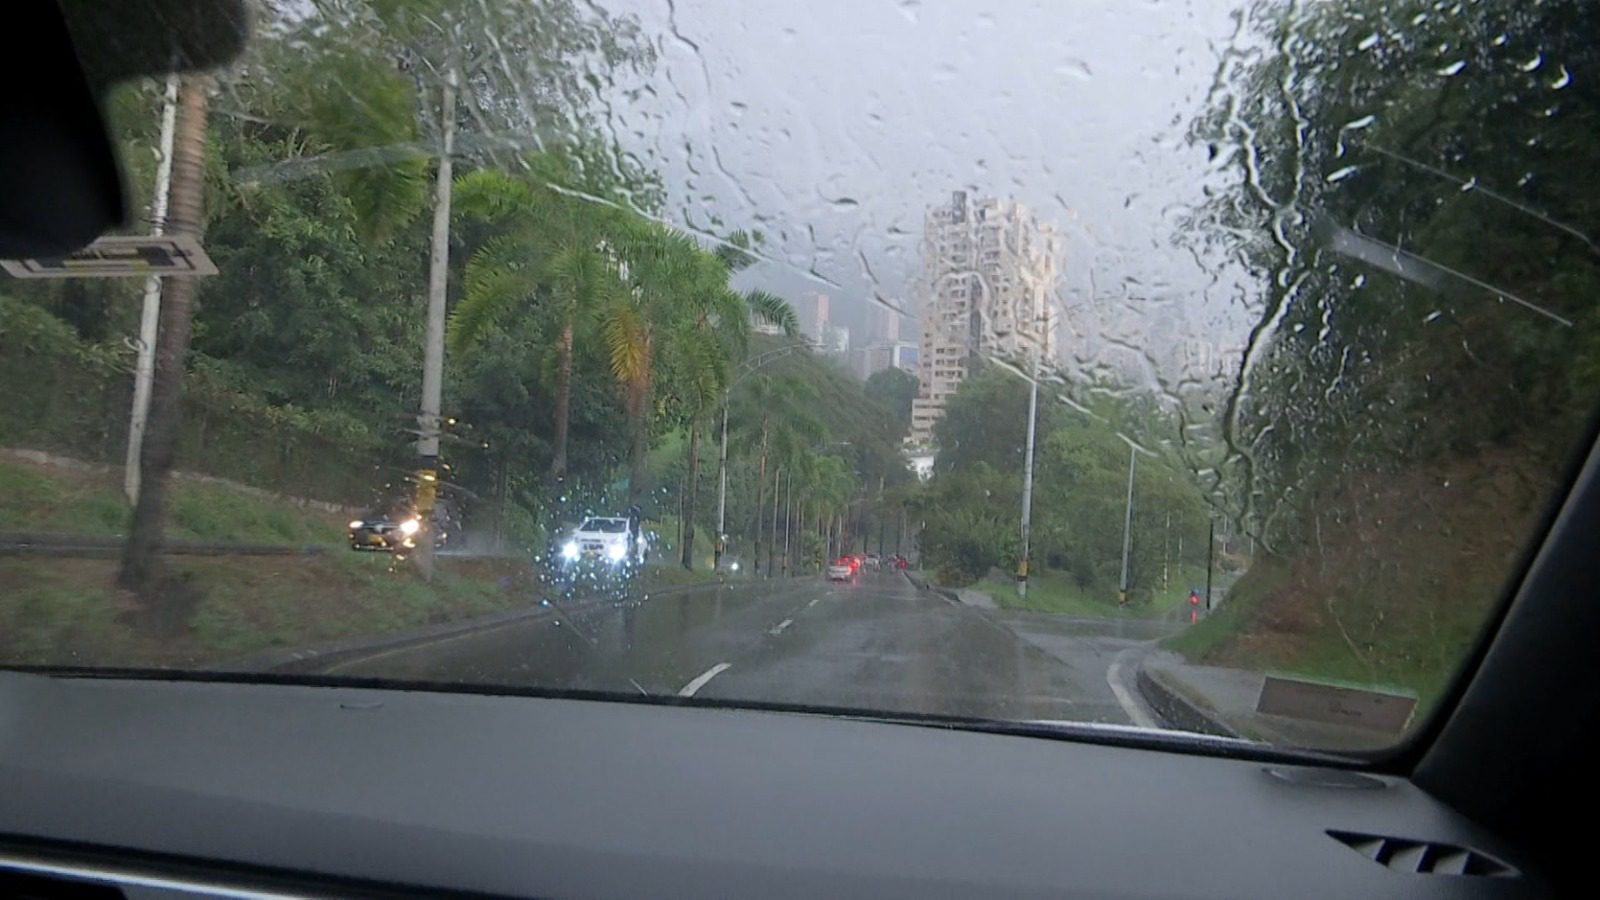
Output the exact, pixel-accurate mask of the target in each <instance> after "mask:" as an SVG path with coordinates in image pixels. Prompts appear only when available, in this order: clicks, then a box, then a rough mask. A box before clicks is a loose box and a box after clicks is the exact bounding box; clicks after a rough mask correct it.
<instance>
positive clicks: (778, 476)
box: [758, 463, 783, 578]
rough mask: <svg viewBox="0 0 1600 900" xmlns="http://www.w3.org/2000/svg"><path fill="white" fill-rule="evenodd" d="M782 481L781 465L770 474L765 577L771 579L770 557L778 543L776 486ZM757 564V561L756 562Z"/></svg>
mask: <svg viewBox="0 0 1600 900" xmlns="http://www.w3.org/2000/svg"><path fill="white" fill-rule="evenodd" d="M781 481H783V464H782V463H779V464H778V469H777V471H775V472H773V473H772V540H770V541H767V577H768V578H771V577H772V557H773V552H774V551H775V550H777V547H776V546H774V545H776V544H777V543H778V484H779V482H781ZM758 564H759V561H758Z"/></svg>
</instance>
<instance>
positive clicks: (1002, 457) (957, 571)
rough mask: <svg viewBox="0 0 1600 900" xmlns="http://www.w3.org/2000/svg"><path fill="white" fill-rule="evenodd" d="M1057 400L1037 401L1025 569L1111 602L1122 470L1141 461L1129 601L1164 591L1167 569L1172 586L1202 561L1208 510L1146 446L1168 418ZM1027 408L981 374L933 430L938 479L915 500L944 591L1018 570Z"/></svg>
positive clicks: (1095, 402) (1092, 401)
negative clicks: (1062, 575) (1065, 577)
mask: <svg viewBox="0 0 1600 900" xmlns="http://www.w3.org/2000/svg"><path fill="white" fill-rule="evenodd" d="M1058 393H1059V392H1058V391H1044V390H1041V392H1040V395H1041V401H1040V404H1039V410H1038V422H1037V433H1036V435H1035V441H1036V444H1035V446H1036V450H1035V459H1034V467H1035V468H1034V488H1033V490H1034V493H1033V527H1032V539H1031V552H1030V554H1029V555H1030V559H1031V562H1032V569H1033V571H1035V572H1037V571H1041V570H1057V571H1063V572H1067V573H1069V574H1070V575H1071V576H1072V578H1073V579H1074V580H1075V581H1076V582H1077V583H1078V584H1079V585H1080V586H1081V587H1084V588H1087V589H1091V590H1096V591H1100V592H1102V593H1104V594H1105V595H1106V596H1113V595H1114V593H1115V590H1116V587H1117V583H1118V579H1119V576H1120V574H1121V565H1122V542H1123V522H1124V516H1125V513H1126V510H1127V491H1128V469H1129V464H1130V457H1131V456H1134V455H1137V456H1138V459H1137V461H1136V463H1135V464H1134V469H1135V471H1134V499H1133V537H1132V544H1131V551H1132V552H1131V555H1130V566H1129V569H1130V584H1131V586H1132V588H1133V590H1132V594H1133V596H1134V597H1135V598H1148V597H1150V596H1152V594H1153V592H1155V591H1158V590H1161V589H1163V586H1164V585H1163V581H1164V579H1163V578H1162V577H1161V576H1162V574H1163V571H1165V572H1166V574H1167V575H1168V577H1167V578H1166V579H1165V587H1166V588H1168V589H1178V588H1176V587H1174V586H1173V583H1172V582H1171V578H1170V576H1171V574H1172V573H1173V572H1181V571H1183V570H1185V569H1186V568H1187V569H1191V570H1192V569H1193V568H1194V567H1196V566H1200V565H1203V564H1204V562H1205V536H1206V523H1207V517H1208V515H1209V511H1208V509H1207V507H1206V505H1205V504H1204V502H1203V499H1202V496H1201V493H1200V490H1199V488H1198V486H1197V483H1196V480H1195V479H1194V478H1193V476H1192V475H1190V474H1189V473H1188V472H1186V471H1185V470H1183V469H1182V467H1181V466H1179V465H1177V463H1176V461H1175V460H1173V459H1169V458H1167V457H1166V456H1165V455H1164V454H1160V447H1161V445H1160V444H1157V443H1155V442H1154V441H1150V440H1148V438H1147V437H1144V435H1146V434H1159V433H1161V432H1163V431H1168V430H1170V428H1171V423H1170V421H1168V420H1167V419H1166V418H1165V417H1164V416H1163V415H1162V414H1161V413H1160V412H1159V411H1158V410H1155V409H1153V408H1146V407H1145V406H1143V405H1142V404H1141V403H1140V401H1139V400H1138V398H1133V397H1125V396H1118V395H1115V394H1111V393H1109V392H1104V391H1101V392H1088V391H1086V392H1084V393H1085V400H1084V402H1077V403H1075V407H1069V406H1067V405H1064V404H1062V403H1060V402H1059V401H1058V400H1057V399H1056V396H1057V394H1058ZM1027 410H1028V383H1027V382H1026V381H1025V380H1023V379H1022V378H1020V377H1019V376H1017V375H1015V374H1013V373H1012V372H1011V371H1009V370H1007V369H1004V368H1001V367H986V368H983V369H981V370H980V371H979V373H978V374H977V375H975V376H974V377H972V378H969V379H968V380H967V381H966V382H964V383H963V384H962V385H961V387H960V389H959V390H957V392H956V394H955V395H954V396H953V397H951V398H950V401H949V403H948V406H947V407H946V411H945V416H944V418H943V419H941V420H940V421H939V423H938V425H937V426H935V434H936V436H937V438H938V441H939V447H940V449H939V454H938V456H937V458H936V462H935V475H934V477H933V479H932V480H931V481H930V482H929V483H928V485H927V487H926V490H925V491H924V492H923V493H922V494H921V495H920V496H918V497H917V498H916V499H915V501H914V503H915V505H916V508H917V512H918V514H919V516H920V521H921V525H922V533H921V547H922V552H923V557H924V561H925V563H926V564H927V565H928V566H929V567H930V568H933V569H936V570H937V571H938V573H939V575H940V577H941V579H943V580H945V581H947V582H950V583H957V584H960V583H965V582H970V581H972V580H974V579H977V578H981V577H983V576H984V575H987V574H989V572H990V570H991V569H996V568H998V569H1001V570H1004V571H1005V572H1008V573H1009V572H1010V571H1012V570H1014V569H1015V567H1016V564H1017V559H1018V555H1019V553H1020V549H1021V547H1020V519H1021V508H1022V470H1023V460H1024V455H1025V451H1026V444H1027V421H1028V415H1027ZM1135 445H1138V446H1139V447H1140V449H1138V450H1135V449H1134V447H1135ZM1158 454H1159V455H1158ZM1180 547H1182V548H1184V549H1183V551H1182V552H1181V553H1180V550H1179V548H1180Z"/></svg>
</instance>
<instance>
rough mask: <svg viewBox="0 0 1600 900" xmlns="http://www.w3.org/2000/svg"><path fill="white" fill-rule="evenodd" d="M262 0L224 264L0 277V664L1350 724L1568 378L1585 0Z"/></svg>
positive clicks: (1586, 40) (1430, 682) (207, 169)
mask: <svg viewBox="0 0 1600 900" xmlns="http://www.w3.org/2000/svg"><path fill="white" fill-rule="evenodd" d="M246 5H247V6H248V7H249V9H250V10H251V13H252V20H251V23H250V26H249V28H250V33H251V40H250V42H249V44H248V46H247V47H246V49H245V50H244V52H243V55H242V56H240V57H239V58H238V59H236V60H235V61H234V62H232V63H230V64H229V65H227V66H225V67H223V68H219V69H216V70H213V71H207V72H199V73H187V74H184V75H182V76H177V77H172V78H154V79H144V80H139V81H131V82H126V83H122V84H119V85H117V86H115V87H114V88H112V89H111V90H110V91H109V92H108V93H107V95H106V98H105V109H106V112H107V115H108V118H109V121H110V123H111V126H112V130H113V133H114V136H115V140H116V143H117V146H118V148H119V150H120V154H121V157H122V160H123V162H124V166H125V169H126V180H127V188H128V192H129V196H130V198H131V202H132V206H133V207H134V208H135V209H136V210H137V211H138V212H137V214H136V220H135V221H134V222H133V223H131V224H130V226H129V228H128V232H129V233H130V234H145V235H148V234H151V233H152V232H154V231H157V230H164V232H165V233H166V234H168V235H177V236H179V237H187V238H191V239H193V240H194V241H196V242H197V246H198V247H199V248H200V249H201V250H203V252H204V254H205V256H206V258H207V259H209V261H210V262H211V263H212V264H214V266H215V269H216V273H215V274H213V275H207V276H201V277H165V278H151V279H145V278H143V277H129V278H90V277H83V278H63V279H30V278H10V279H6V280H5V281H4V282H3V283H0V381H3V383H4V384H5V385H6V387H5V391H6V400H7V402H6V403H4V404H0V435H3V439H0V444H3V450H0V532H3V534H0V546H3V547H4V548H5V550H6V552H5V553H3V554H0V661H3V662H4V663H6V664H12V665H69V666H90V667H93V666H114V667H122V668H127V667H134V668H140V667H144V668H152V669H163V668H181V669H219V668H225V669H227V670H229V671H233V672H238V671H259V672H275V673H278V674H284V673H287V674H294V675H299V676H304V677H311V678H348V677H359V678H363V679H378V680H389V681H392V682H394V683H397V684H398V683H405V682H416V681H425V682H429V683H432V684H441V683H450V682H464V683H471V684H473V685H475V686H490V687H496V688H504V689H507V690H515V689H519V688H538V689H540V690H542V691H560V690H569V689H570V690H575V691H586V692H604V693H610V694H614V695H616V696H618V697H624V696H625V697H629V698H633V699H644V700H648V699H649V698H652V697H656V696H676V695H680V694H681V695H684V696H697V697H702V698H712V699H715V700H717V701H719V702H725V703H740V702H752V703H780V704H797V705H800V706H805V707H817V708H829V709H840V710H847V711H848V710H856V711H862V712H872V713H874V714H889V715H893V714H914V715H935V716H958V717H968V718H982V719H992V720H1005V721H1013V722H1026V723H1033V724H1032V726H1030V727H1055V724H1053V723H1059V724H1061V725H1062V726H1063V727H1070V726H1072V725H1073V724H1075V723H1089V724H1093V725H1097V726H1098V725H1115V726H1135V727H1141V728H1148V729H1179V730H1186V731H1203V732H1209V733H1211V734H1214V735H1217V736H1220V737H1226V738H1229V739H1240V740H1245V741H1252V742H1263V743H1269V744H1274V745H1280V746H1298V747H1314V748H1319V749H1327V750H1336V751H1339V750H1342V751H1359V750H1370V749H1378V748H1384V747H1389V746H1392V745H1395V744H1397V743H1398V742H1400V741H1402V740H1404V738H1405V737H1406V735H1407V734H1409V733H1410V732H1412V731H1414V730H1415V729H1416V728H1418V727H1419V725H1420V724H1421V723H1422V722H1423V721H1424V720H1425V719H1426V718H1427V716H1429V715H1430V714H1431V713H1432V712H1433V711H1434V710H1435V708H1436V707H1437V705H1438V704H1439V702H1440V699H1441V697H1442V696H1444V694H1445V692H1446V688H1447V685H1448V684H1449V682H1450V680H1451V679H1452V678H1453V677H1454V676H1455V674H1456V673H1457V672H1458V670H1459V669H1460V667H1461V666H1462V664H1463V663H1464V661H1465V660H1466V659H1467V658H1468V656H1469V655H1470V652H1471V648H1472V647H1473V646H1474V643H1475V641H1477V640H1478V638H1479V637H1480V635H1481V633H1482V631H1483V629H1484V628H1485V626H1486V623H1488V622H1489V621H1491V619H1492V616H1493V612H1494V610H1495V609H1496V607H1497V604H1498V603H1499V602H1500V600H1501V598H1502V597H1503V596H1505V592H1506V590H1507V589H1508V588H1509V587H1511V586H1513V585H1512V584H1511V579H1512V577H1513V575H1514V573H1515V572H1516V567H1517V560H1518V559H1519V558H1520V557H1521V554H1523V553H1524V552H1525V551H1526V550H1527V548H1528V547H1529V546H1530V544H1531V542H1534V541H1536V540H1537V538H1538V532H1539V527H1540V523H1541V521H1543V516H1544V514H1545V511H1546V510H1547V508H1548V504H1549V503H1550V502H1551V500H1552V498H1555V497H1557V496H1558V491H1559V489H1560V488H1561V486H1562V479H1563V478H1564V477H1565V476H1564V475H1563V473H1564V472H1565V471H1567V466H1568V464H1569V462H1570V461H1571V459H1572V458H1573V454H1574V453H1575V451H1576V450H1578V449H1579V443H1580V441H1581V439H1582V438H1583V437H1584V435H1585V434H1586V430H1585V429H1586V424H1585V423H1586V422H1587V421H1588V417H1589V416H1590V415H1591V412H1592V409H1593V406H1594V400H1595V397H1596V389H1597V388H1600V328H1597V326H1600V321H1597V316H1600V313H1597V312H1596V309H1597V307H1596V304H1595V303H1594V297H1595V296H1596V288H1597V287H1600V247H1597V244H1596V236H1597V235H1600V206H1597V205H1596V204H1595V202H1594V197H1595V196H1596V190H1597V188H1600V175H1597V174H1596V173H1600V142H1596V141H1595V140H1594V138H1595V135H1596V121H1597V118H1596V116H1597V114H1600V94H1597V88H1596V86H1597V84H1600V81H1597V80H1596V79H1600V41H1597V40H1596V38H1597V37H1600V29H1597V25H1600V7H1597V6H1596V5H1595V4H1591V3H1586V2H1581V0H1547V2H1543V3H1524V2H1520V0H1477V2H1463V3H1453V2H1452V3H1446V2H1414V0H1407V2H1400V0H1396V2H1383V0H1322V2H1316V3H1299V2H1292V0H1177V2H1170V3H1159V4H1157V3H1130V2H1126V0H1082V2H1072V3H1044V4H1031V5H1028V4H1019V3H1010V2H1001V0H952V2H937V3H933V2H917V0H871V2H868V0H815V2H805V3H722V2H716V3H713V2H685V0H678V2H675V3H674V2H669V0H471V2H465V0H463V2H450V0H256V2H250V3H247V4H246ZM78 6H80V7H82V6H84V5H83V4H78ZM83 15H89V16H95V15H101V16H105V17H107V20H106V22H105V23H101V24H102V25H104V26H105V27H103V28H102V29H100V30H101V31H102V32H103V33H104V34H109V35H111V36H112V38H113V39H112V40H110V41H109V43H106V44H104V45H103V46H102V45H99V44H97V45H96V46H97V47H98V48H99V49H98V50H97V51H96V52H107V53H115V52H118V51H117V48H116V38H117V37H118V36H121V35H129V37H127V38H126V39H127V40H136V39H137V38H136V37H134V36H136V35H139V34H144V33H145V31H144V30H142V29H125V28H122V27H120V26H119V25H117V23H116V21H115V16H116V15H117V13H116V5H115V4H112V5H107V6H106V7H105V8H104V9H103V10H102V11H100V12H93V13H84V14H83ZM108 23H109V24H108ZM75 27H76V28H78V29H80V31H81V30H82V28H83V27H84V23H83V22H82V21H79V22H76V23H75ZM174 27H181V26H180V25H174ZM124 49H126V48H124ZM86 52H87V51H86ZM395 496H403V497H404V498H406V499H405V502H404V508H405V509H406V510H407V513H406V515H407V517H408V520H410V521H408V523H407V524H406V525H405V527H404V528H403V529H399V528H397V529H396V530H394V531H392V532H383V533H378V532H377V531H375V530H373V529H370V528H365V529H364V528H360V527H357V525H358V520H359V518H361V517H362V516H363V513H364V512H365V511H367V510H370V509H372V508H373V506H374V505H381V502H383V501H380V499H379V498H391V497H395ZM443 506H448V508H449V509H450V515H449V516H442V515H429V512H430V511H432V510H435V509H437V508H440V507H443ZM575 521H582V522H583V523H584V524H583V529H585V530H605V531H610V532H622V531H628V532H636V533H638V534H639V535H640V540H638V541H630V542H628V544H627V546H623V545H615V546H607V547H598V546H589V545H583V546H580V545H579V544H580V542H578V541H576V540H571V538H572V531H571V523H572V522H575ZM430 536H431V539H429V537H430ZM356 551H361V552H356ZM846 557H859V558H860V559H861V560H862V561H861V562H860V563H859V564H857V563H855V562H854V561H853V560H849V559H846ZM872 557H876V558H872ZM834 561H840V562H850V563H851V564H850V566H849V567H848V568H850V569H851V573H850V575H849V576H848V577H846V578H843V579H839V578H837V575H838V573H837V572H836V571H835V572H833V573H830V571H829V570H830V566H829V564H830V563H831V562H834ZM485 617H492V618H487V619H486V618H485ZM486 623H493V624H492V627H491V625H489V624H486ZM446 638H448V639H446ZM329 642H338V643H339V646H341V647H342V648H345V650H346V651H349V652H343V653H341V654H340V655H339V656H338V660H339V662H338V663H337V664H328V665H326V666H323V667H322V668H316V667H315V666H314V665H313V664H311V663H307V662H306V660H307V659H313V658H315V657H314V655H307V654H305V653H303V652H300V651H302V650H304V649H306V648H315V647H318V646H320V645H323V644H327V643H329ZM352 647H354V648H357V650H350V648H352ZM360 648H366V649H365V650H361V649H360ZM366 651H370V652H366ZM308 667H309V668H308Z"/></svg>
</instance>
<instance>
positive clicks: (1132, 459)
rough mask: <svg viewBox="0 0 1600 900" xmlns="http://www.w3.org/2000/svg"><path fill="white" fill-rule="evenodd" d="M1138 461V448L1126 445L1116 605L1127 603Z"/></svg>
mask: <svg viewBox="0 0 1600 900" xmlns="http://www.w3.org/2000/svg"><path fill="white" fill-rule="evenodd" d="M1138 461H1139V450H1138V448H1137V447H1134V446H1133V445H1132V444H1129V445H1128V508H1127V512H1126V514H1125V515H1124V516H1123V519H1122V582H1121V584H1120V586H1119V587H1118V588H1117V605H1118V606H1127V605H1128V554H1129V551H1131V550H1132V549H1133V469H1134V466H1135V464H1137V463H1138Z"/></svg>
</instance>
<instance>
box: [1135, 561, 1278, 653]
mask: <svg viewBox="0 0 1600 900" xmlns="http://www.w3.org/2000/svg"><path fill="white" fill-rule="evenodd" d="M1288 576H1289V573H1288V569H1287V567H1285V566H1284V565H1283V564H1281V563H1277V562H1274V561H1273V560H1272V559H1271V558H1270V557H1268V558H1263V559H1262V560H1261V561H1260V562H1258V563H1257V564H1256V565H1254V566H1251V567H1250V571H1248V572H1246V573H1245V574H1244V576H1243V577H1241V578H1240V579H1239V580H1238V582H1236V583H1235V584H1234V585H1233V588H1232V589H1231V590H1230V591H1229V592H1228V598H1227V600H1226V602H1224V603H1223V605H1222V608H1220V609H1218V610H1216V611H1215V612H1213V613H1212V614H1211V615H1209V616H1206V617H1204V618H1202V619H1201V620H1200V621H1199V623H1197V624H1195V625H1193V626H1191V627H1189V628H1186V629H1184V630H1183V631H1182V632H1181V633H1179V634H1177V635H1175V636H1174V637H1171V638H1168V639H1167V640H1166V641H1164V642H1163V646H1165V647H1166V648H1167V649H1169V650H1176V651H1177V652H1179V653H1182V654H1183V655H1184V656H1186V657H1188V658H1189V659H1192V660H1197V661H1198V660H1204V659H1206V658H1208V657H1209V656H1211V655H1212V654H1213V653H1214V652H1215V651H1216V650H1217V649H1218V648H1220V647H1221V646H1222V645H1224V644H1225V643H1227V642H1228V641H1230V640H1231V639H1233V638H1234V636H1236V635H1237V634H1239V633H1240V631H1242V630H1243V629H1244V628H1246V627H1248V625H1249V624H1250V623H1251V622H1252V621H1254V619H1255V610H1256V607H1257V605H1258V604H1260V602H1261V598H1263V597H1265V596H1267V595H1268V594H1270V593H1272V592H1273V591H1276V590H1277V589H1278V588H1280V587H1282V586H1283V584H1284V583H1285V582H1286V581H1287V580H1288Z"/></svg>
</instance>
